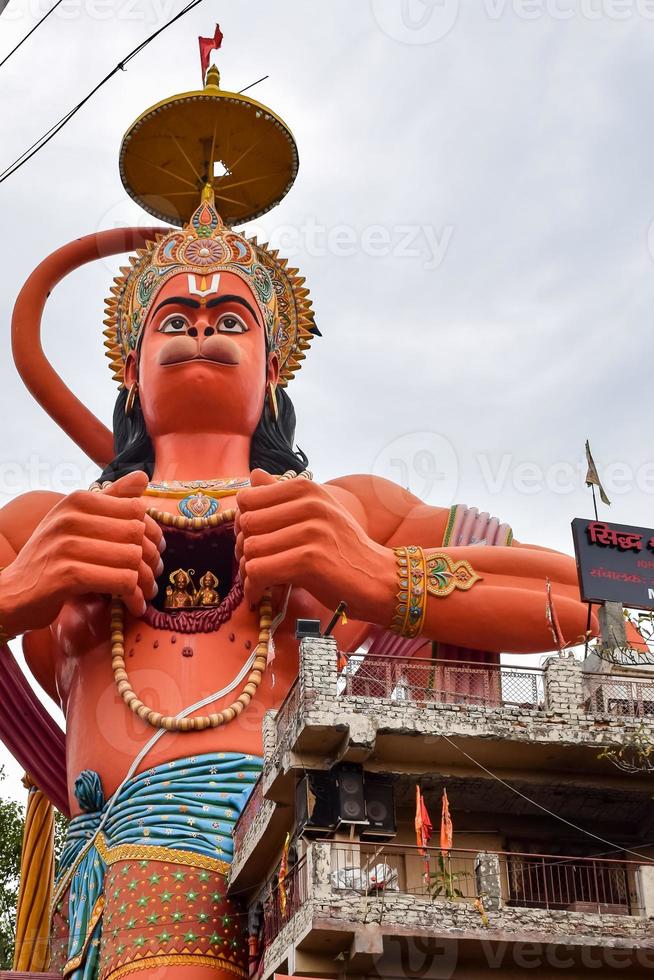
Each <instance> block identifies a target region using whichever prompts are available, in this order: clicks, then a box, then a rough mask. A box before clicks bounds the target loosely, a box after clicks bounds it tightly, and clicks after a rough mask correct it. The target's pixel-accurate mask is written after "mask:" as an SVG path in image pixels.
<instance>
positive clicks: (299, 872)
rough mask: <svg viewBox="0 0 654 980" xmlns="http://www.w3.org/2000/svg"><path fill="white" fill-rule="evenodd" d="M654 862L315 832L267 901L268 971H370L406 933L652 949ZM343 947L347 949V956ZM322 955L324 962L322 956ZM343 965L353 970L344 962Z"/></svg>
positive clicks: (479, 941)
mask: <svg viewBox="0 0 654 980" xmlns="http://www.w3.org/2000/svg"><path fill="white" fill-rule="evenodd" d="M653 875H654V864H653V865H640V864H638V863H636V862H625V861H613V860H606V859H599V858H579V857H566V856H558V855H556V856H552V855H537V854H518V853H489V852H479V853H476V852H474V851H466V850H452V851H450V852H449V854H447V855H444V854H443V853H442V852H441V851H439V850H438V849H432V848H430V849H428V850H427V851H426V852H425V853H421V852H420V851H419V850H418V849H417V848H416V847H408V846H405V847H398V846H394V845H382V846H375V845H363V844H350V843H343V842H328V841H314V842H312V843H310V844H309V845H308V848H307V853H306V855H305V857H303V858H302V859H301V860H300V861H299V862H298V863H297V864H296V865H295V867H294V868H292V869H291V871H290V872H289V875H288V877H287V878H286V881H285V882H284V898H283V900H280V890H279V886H278V885H275V887H273V888H272V889H271V891H270V893H269V894H268V897H267V899H266V901H265V903H264V945H265V953H264V959H263V969H262V971H261V977H262V978H263V980H265V978H266V977H269V976H270V975H271V974H272V973H273V972H274V971H276V970H278V969H279V968H280V966H281V965H282V964H283V963H284V962H287V963H288V962H289V956H291V957H292V959H293V961H294V962H295V963H296V968H297V969H300V966H299V964H298V961H297V960H296V959H295V957H296V955H298V956H304V957H305V961H306V962H307V963H313V964H314V967H315V969H316V970H317V971H318V973H322V972H323V968H322V967H320V965H319V958H320V957H321V956H322V957H324V958H325V962H326V963H328V964H332V967H331V969H333V963H334V957H336V958H338V959H340V960H342V961H343V962H344V964H347V963H348V962H349V964H350V968H351V970H352V972H357V970H358V969H365V964H366V957H370V956H371V955H372V956H380V955H383V954H385V953H386V952H387V948H388V946H389V944H392V943H393V942H397V941H398V937H401V936H411V937H413V938H414V939H418V938H419V937H424V940H425V941H437V940H439V939H441V938H442V939H443V940H451V939H452V937H453V936H455V937H456V939H457V941H459V942H462V943H466V944H467V948H468V950H470V949H472V947H473V946H475V945H477V946H479V948H481V947H482V946H484V944H485V947H487V948H490V947H491V946H492V945H493V944H496V943H501V944H504V946H505V947H506V945H507V944H509V945H510V944H512V943H525V942H526V943H543V944H553V945H555V946H557V945H565V946H566V947H569V948H570V950H572V951H573V952H574V950H575V949H576V950H579V949H581V948H583V947H586V948H592V949H598V948H602V947H604V946H607V947H609V948H611V949H624V950H634V949H641V950H642V949H652V948H654V921H652V919H650V918H647V915H650V916H651V915H652V914H654V909H651V908H650V909H648V908H646V907H643V904H644V903H645V901H646V899H644V898H643V896H646V895H647V894H649V893H650V892H649V889H650V888H651V884H652V881H654V878H653ZM340 954H342V955H340ZM317 958H318V959H317ZM344 969H345V967H344Z"/></svg>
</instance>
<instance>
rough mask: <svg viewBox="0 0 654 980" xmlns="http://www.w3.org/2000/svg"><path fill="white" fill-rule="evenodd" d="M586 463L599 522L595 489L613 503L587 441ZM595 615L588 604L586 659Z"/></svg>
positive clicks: (605, 500)
mask: <svg viewBox="0 0 654 980" xmlns="http://www.w3.org/2000/svg"><path fill="white" fill-rule="evenodd" d="M586 462H587V463H588V471H587V473H586V480H585V483H586V486H587V487H590V488H591V490H592V492H593V511H594V512H595V520H596V521H599V513H598V510H597V496H596V494H595V487H599V491H600V497H601V498H602V503H603V504H608V505H610V503H611V501H610V500H609V498H608V497H607V495H606V492H605V490H604V487H603V486H602V484H601V482H600V478H599V474H598V472H597V467H596V466H595V460H594V459H593V454H592V453H591V451H590V442H589V440H588V439H586ZM592 615H593V605H592V603H590V602H589V603H588V617H587V619H586V636H585V638H584V657H587V656H588V645H589V643H590V624H591V618H592Z"/></svg>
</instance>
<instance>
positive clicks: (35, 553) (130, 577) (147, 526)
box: [0, 473, 164, 634]
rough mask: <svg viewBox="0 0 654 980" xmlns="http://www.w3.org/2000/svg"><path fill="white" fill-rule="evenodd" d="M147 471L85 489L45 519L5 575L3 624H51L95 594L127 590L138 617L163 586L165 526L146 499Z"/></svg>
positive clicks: (0, 608) (0, 590) (20, 628)
mask: <svg viewBox="0 0 654 980" xmlns="http://www.w3.org/2000/svg"><path fill="white" fill-rule="evenodd" d="M146 484H147V476H146V474H145V473H130V474H128V475H127V476H124V477H122V478H121V479H120V480H117V481H116V483H114V484H113V485H112V486H111V487H109V488H108V489H107V490H103V491H101V492H99V493H91V492H89V491H77V492H76V493H72V494H70V495H69V496H68V497H65V498H64V499H63V500H61V501H60V502H59V503H58V504H57V505H56V506H55V507H53V509H52V510H51V511H50V513H49V514H48V515H47V516H46V517H45V518H44V519H43V520H42V521H41V523H40V524H39V525H38V527H37V528H36V530H35V531H34V533H33V534H32V536H31V537H30V538H29V540H28V541H27V543H26V544H25V545H24V547H23V548H22V549H21V551H20V552H19V554H18V555H17V557H16V558H15V559H14V561H13V562H12V563H11V564H10V565H8V566H7V568H5V569H4V570H3V571H2V573H1V574H0V625H2V627H3V628H4V629H5V630H6V631H7V632H10V633H14V634H19V633H23V632H25V630H27V629H38V628H40V627H43V626H47V625H49V624H50V623H51V622H53V620H54V619H55V618H56V616H57V615H58V613H59V611H60V609H61V607H62V605H63V604H64V602H66V601H67V600H69V599H71V598H73V597H74V596H78V595H84V594H87V593H96V594H106V595H115V596H120V598H121V599H123V601H124V602H125V605H126V606H127V608H128V609H129V611H130V612H131V613H132V614H133V615H135V616H141V615H142V614H143V613H144V612H145V600H146V599H150V598H152V597H153V596H155V595H156V593H157V585H156V582H155V576H157V575H159V574H161V572H162V571H163V563H162V561H161V551H162V550H163V548H164V543H163V537H162V533H161V529H160V528H159V527H158V525H157V524H156V523H155V522H154V521H153V520H152V519H151V518H150V517H148V516H147V514H146V512H145V511H146V507H147V504H146V503H145V502H144V501H142V500H141V499H140V497H141V495H142V493H143V491H144V489H145V486H146Z"/></svg>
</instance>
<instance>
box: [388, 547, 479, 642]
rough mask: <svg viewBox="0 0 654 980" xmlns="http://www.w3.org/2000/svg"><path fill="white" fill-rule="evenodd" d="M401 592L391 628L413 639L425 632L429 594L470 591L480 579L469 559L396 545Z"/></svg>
mask: <svg viewBox="0 0 654 980" xmlns="http://www.w3.org/2000/svg"><path fill="white" fill-rule="evenodd" d="M393 551H394V554H395V560H396V562H397V573H398V592H397V601H396V605H395V613H394V616H393V620H392V622H391V627H390V628H391V630H392V631H393V632H394V633H399V634H400V635H401V636H406V637H407V638H409V639H413V638H414V637H416V636H419V635H420V633H421V632H422V627H423V624H424V621H425V605H426V600H427V595H433V596H435V597H436V598H445V597H446V596H448V595H450V594H451V593H452V592H454V591H455V589H460V590H461V591H464V592H465V591H467V590H468V589H471V588H472V586H473V585H474V584H475V583H476V582H479V581H480V579H481V575H478V574H477V573H476V572H475V570H474V569H473V567H472V565H471V564H470V562H467V561H463V560H459V561H455V560H454V559H453V558H451V557H450V556H449V555H448V554H446V553H445V552H442V551H436V552H432V553H430V554H429V555H425V553H424V551H423V550H422V548H420V547H417V546H416V545H411V546H409V547H408V548H394V549H393Z"/></svg>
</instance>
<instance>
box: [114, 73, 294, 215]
mask: <svg viewBox="0 0 654 980" xmlns="http://www.w3.org/2000/svg"><path fill="white" fill-rule="evenodd" d="M219 83H220V75H219V73H218V69H217V68H216V67H215V66H212V67H211V68H210V69H209V71H208V72H207V81H206V85H205V87H204V89H201V90H199V91H197V92H184V93H182V94H181V95H174V96H172V97H171V98H168V99H164V101H163V102H159V103H157V105H154V106H152V107H151V108H150V109H148V110H147V111H146V112H144V113H143V114H142V115H141V116H139V118H138V119H137V120H136V122H134V123H133V124H132V126H131V127H130V128H129V130H128V131H127V133H126V134H125V136H124V137H123V142H122V145H121V148H120V164H119V165H120V176H121V179H122V181H123V185H124V186H125V189H126V190H127V193H128V194H129V195H130V196H131V197H132V198H133V199H134V200H135V201H136V202H137V203H138V204H140V205H141V207H143V208H145V210H146V211H148V212H149V213H150V214H153V215H154V216H155V217H157V218H160V219H161V220H163V221H168V222H170V223H171V224H174V225H183V224H184V223H185V222H187V221H188V220H189V218H190V217H191V215H192V214H193V212H194V211H195V209H196V208H197V205H198V201H199V199H200V194H201V192H202V189H203V187H204V186H205V185H206V184H212V185H213V188H214V192H215V198H216V207H217V209H218V211H219V212H220V214H221V217H222V218H223V220H224V221H225V223H226V224H228V225H234V224H242V223H244V222H246V221H251V220H252V219H253V218H257V217H259V216H260V215H262V214H265V213H266V211H269V210H270V209H271V208H272V207H274V206H275V205H276V204H278V203H279V202H280V201H281V200H282V198H283V197H285V195H286V194H287V193H288V191H289V190H290V188H291V186H292V185H293V181H294V180H295V177H296V175H297V171H298V164H299V160H298V152H297V146H296V144H295V140H294V138H293V134H292V133H291V131H290V129H289V128H288V126H287V125H286V123H285V122H284V121H283V120H282V119H280V118H279V116H277V115H275V113H274V112H272V111H271V110H270V109H268V108H267V107H266V106H264V105H262V104H261V103H260V102H256V101H255V100H254V99H250V98H248V96H246V95H241V94H239V93H236V92H226V91H223V90H222V89H220V88H219Z"/></svg>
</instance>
